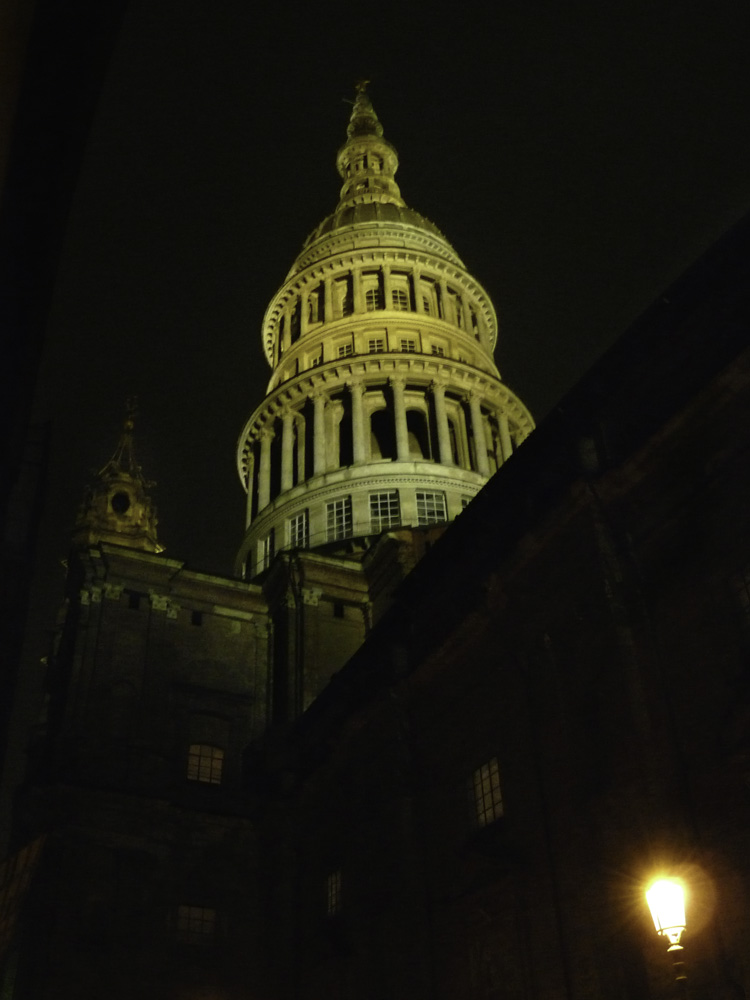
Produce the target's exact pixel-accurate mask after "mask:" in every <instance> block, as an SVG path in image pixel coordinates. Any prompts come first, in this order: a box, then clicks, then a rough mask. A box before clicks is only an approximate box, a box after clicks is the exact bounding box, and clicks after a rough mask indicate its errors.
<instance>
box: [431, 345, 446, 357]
mask: <svg viewBox="0 0 750 1000" xmlns="http://www.w3.org/2000/svg"><path fill="white" fill-rule="evenodd" d="M432 353H433V354H434V355H435V357H437V358H444V357H445V348H444V347H439V346H438V345H437V344H433V345H432Z"/></svg>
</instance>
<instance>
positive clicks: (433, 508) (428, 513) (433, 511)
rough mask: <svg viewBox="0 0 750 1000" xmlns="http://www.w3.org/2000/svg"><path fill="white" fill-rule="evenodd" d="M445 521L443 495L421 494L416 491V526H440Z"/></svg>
mask: <svg viewBox="0 0 750 1000" xmlns="http://www.w3.org/2000/svg"><path fill="white" fill-rule="evenodd" d="M447 520H448V517H447V515H446V509H445V493H422V492H420V491H419V490H417V524H442V523H443V521H447Z"/></svg>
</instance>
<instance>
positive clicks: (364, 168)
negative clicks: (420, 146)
mask: <svg viewBox="0 0 750 1000" xmlns="http://www.w3.org/2000/svg"><path fill="white" fill-rule="evenodd" d="M368 83H369V80H360V81H359V83H358V84H357V88H356V89H357V93H356V96H355V98H354V106H353V108H352V113H351V117H350V119H349V125H348V126H347V129H346V134H347V141H346V143H345V144H344V145H343V146H342V147H341V149H340V150H339V154H338V157H337V159H336V167H337V168H338V172H339V174H340V175H341V177H342V178H343V181H344V186H343V187H342V188H341V195H340V201H339V203H338V206H337V209H336V210H337V211H339V210H340V209H342V208H350V207H353V206H354V205H364V204H368V203H373V202H376V203H380V204H390V205H398V206H399V207H401V208H404V207H405V205H406V202H405V201H404V200H403V198H402V197H401V192H400V191H399V187H398V184H397V183H396V181H395V174H396V171H397V170H398V154H397V153H396V150H395V149H394V148H393V146H392V145H391V144H390V143H389V142H387V141H386V140H385V139H384V138H383V126H382V125H381V124H380V120H379V119H378V116H377V114H376V113H375V109H374V108H373V106H372V101H371V100H370V97H369V95H368V93H367V84H368Z"/></svg>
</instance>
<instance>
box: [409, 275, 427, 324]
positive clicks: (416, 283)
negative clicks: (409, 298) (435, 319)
mask: <svg viewBox="0 0 750 1000" xmlns="http://www.w3.org/2000/svg"><path fill="white" fill-rule="evenodd" d="M411 287H412V292H413V293H414V310H415V312H418V313H424V302H423V301H422V272H421V271H420V269H419V268H418V267H415V268H413V269H412V272H411Z"/></svg>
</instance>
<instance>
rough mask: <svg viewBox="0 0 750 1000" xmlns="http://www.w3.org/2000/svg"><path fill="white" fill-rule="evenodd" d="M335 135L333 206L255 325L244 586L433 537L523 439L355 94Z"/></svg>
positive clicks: (464, 303) (477, 307)
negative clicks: (298, 561) (298, 558)
mask: <svg viewBox="0 0 750 1000" xmlns="http://www.w3.org/2000/svg"><path fill="white" fill-rule="evenodd" d="M347 131H348V137H349V138H348V142H347V143H346V144H345V145H344V146H343V147H342V149H341V150H340V151H339V154H338V158H337V166H338V169H339V173H340V174H341V177H342V179H343V181H344V185H343V188H342V190H341V198H340V201H339V203H338V205H337V207H336V209H335V211H334V212H333V213H332V214H331V215H330V216H328V218H327V219H325V220H324V221H323V222H322V223H321V224H320V225H319V226H318V227H317V228H316V229H315V230H314V231H313V233H312V234H311V235H310V236H309V237H308V240H307V242H306V243H305V245H304V247H303V249H302V251H301V253H300V254H299V256H298V257H297V260H296V261H295V263H294V264H293V266H292V268H291V269H290V271H289V274H288V275H287V278H286V280H285V282H284V284H283V286H282V287H281V288H280V289H279V291H278V292H277V294H276V296H275V297H274V299H273V300H272V302H271V303H270V305H269V307H268V309H267V311H266V315H265V318H264V321H263V334H262V335H263V347H264V351H265V354H266V358H267V360H268V363H269V365H270V366H271V368H272V376H271V380H270V382H269V386H268V390H267V396H266V399H265V400H264V402H263V404H262V405H261V406H260V407H259V408H258V409H257V410H256V411H255V413H254V414H253V415H252V416H251V418H250V420H248V422H247V424H246V425H245V428H244V429H243V432H242V434H241V436H240V441H239V445H238V452H237V465H238V471H239V474H240V479H241V481H242V484H243V487H244V489H245V491H246V494H247V505H246V518H245V524H246V531H245V537H244V540H243V543H242V546H241V549H240V552H239V555H238V559H237V570H238V572H239V573H240V574H241V575H243V576H248V575H249V576H254V575H256V574H258V573H260V572H262V571H263V570H264V569H265V568H266V567H267V566H268V565H269V564H270V560H271V558H272V557H273V555H274V553H275V552H276V551H279V550H281V549H299V548H311V547H318V546H321V547H324V548H325V549H326V551H327V552H329V553H331V552H332V551H334V552H335V551H339V552H353V551H362V550H363V547H364V542H363V540H365V539H370V538H373V537H376V536H378V535H379V534H381V533H382V532H383V531H386V530H390V529H392V528H395V527H397V526H398V527H413V526H425V527H427V526H430V525H436V524H444V523H446V522H447V521H449V520H451V519H452V518H454V517H456V516H457V515H458V514H460V512H461V510H462V509H463V507H464V506H465V504H467V503H468V502H469V501H470V499H471V498H472V497H473V496H474V495H475V494H476V493H477V492H478V491H479V490H480V489H481V487H482V485H483V483H485V482H486V481H487V479H488V478H489V477H490V476H491V475H492V474H493V473H494V472H495V471H496V470H497V469H499V467H500V466H501V465H502V464H503V463H504V462H506V461H507V460H508V459H509V458H510V457H511V455H512V454H513V452H514V450H515V449H516V448H517V447H518V445H519V444H520V443H521V442H522V441H523V440H524V438H525V437H526V436H527V435H528V434H529V433H530V431H531V430H532V428H533V426H534V425H533V421H532V419H531V416H530V415H529V413H528V411H527V410H526V408H525V407H524V406H523V404H522V403H521V402H520V400H518V398H517V397H516V396H515V395H514V394H513V393H512V392H511V391H510V390H509V389H508V388H507V387H506V386H505V385H503V383H502V382H501V380H500V375H499V372H498V370H497V367H496V365H495V362H494V358H493V354H492V352H493V350H494V347H495V344H496V341H497V318H496V315H495V310H494V307H493V305H492V302H491V300H490V298H489V296H488V295H487V293H486V292H485V291H484V289H483V288H482V286H481V285H480V284H479V283H478V282H477V281H476V280H475V279H474V278H473V277H472V276H471V275H470V274H469V273H468V272H467V271H466V269H465V267H464V265H463V263H462V261H461V259H460V258H459V257H458V255H457V254H456V252H455V251H454V250H453V248H452V247H451V245H450V243H449V242H448V241H447V240H446V239H445V237H444V236H443V235H442V233H441V232H440V231H439V230H438V229H437V227H435V226H434V225H433V224H432V223H431V222H429V221H428V220H427V219H425V218H423V217H422V216H421V215H419V214H418V213H417V212H415V211H414V210H413V209H411V208H409V207H408V206H407V205H406V204H405V202H404V201H403V199H402V198H401V193H400V191H399V188H398V185H397V184H396V181H395V179H394V175H395V172H396V168H397V166H398V158H397V155H396V151H395V150H394V149H393V147H392V146H390V144H389V143H387V142H386V141H385V140H384V139H383V137H382V136H383V130H382V127H381V125H380V123H379V121H378V119H377V116H376V115H375V112H374V110H373V108H372V104H371V103H370V100H369V98H368V97H367V94H366V93H365V90H364V85H361V86H360V87H359V88H358V92H357V98H356V100H355V103H354V108H353V111H352V116H351V120H350V124H349V128H348V130H347ZM358 539H359V541H357V540H358Z"/></svg>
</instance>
